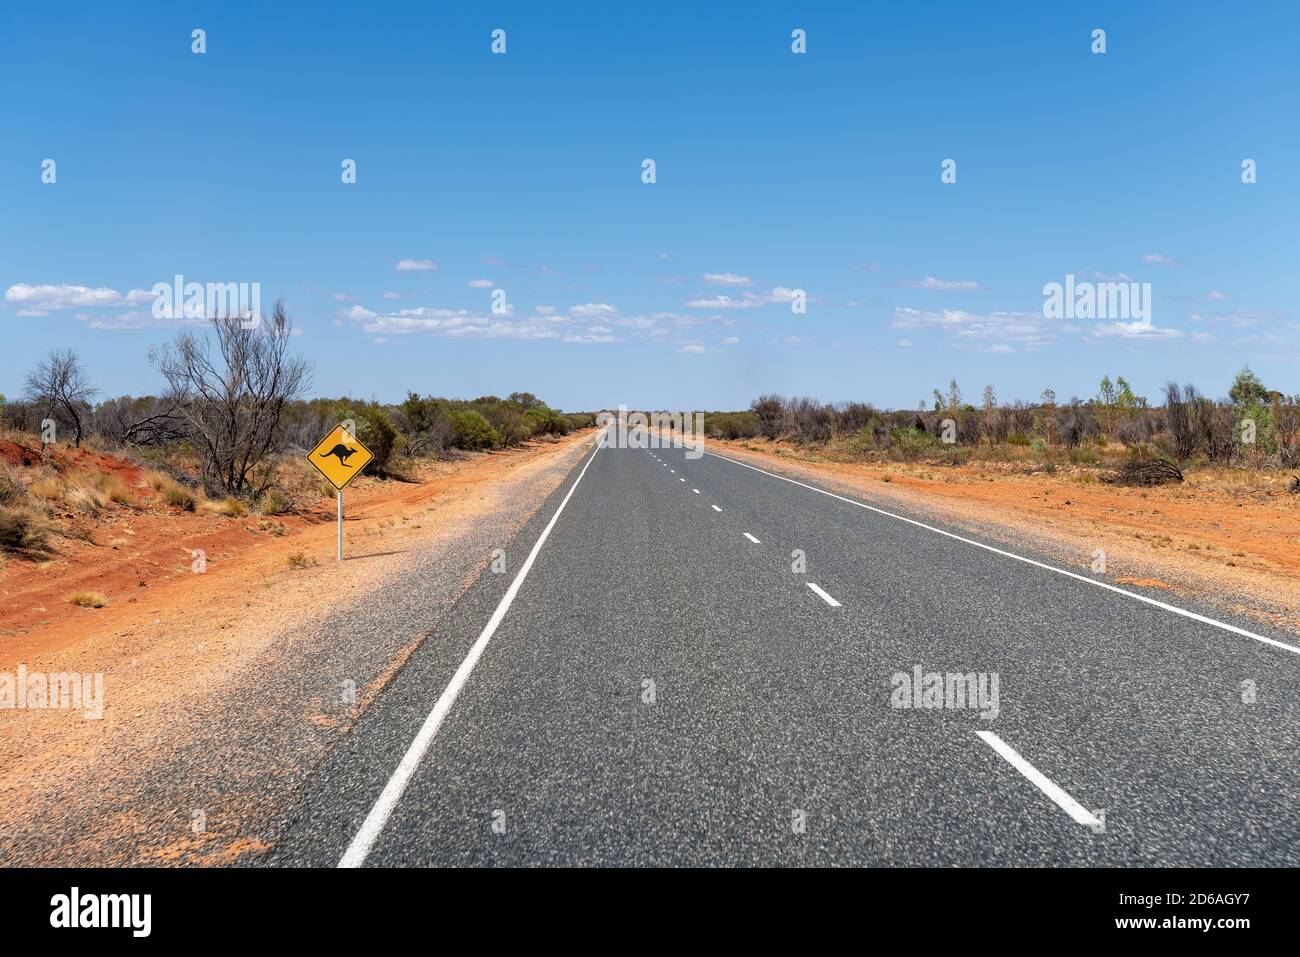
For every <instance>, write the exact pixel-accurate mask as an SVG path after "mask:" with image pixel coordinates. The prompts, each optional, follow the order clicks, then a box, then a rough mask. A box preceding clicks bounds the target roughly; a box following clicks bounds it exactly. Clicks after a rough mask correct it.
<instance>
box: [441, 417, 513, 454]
mask: <svg viewBox="0 0 1300 957" xmlns="http://www.w3.org/2000/svg"><path fill="white" fill-rule="evenodd" d="M447 421H448V422H450V423H451V431H452V435H454V436H455V440H456V448H458V449H469V450H470V451H473V450H475V449H490V448H492V447H493V446H495V445H498V444H500V442H501V435H500V434H499V433H498V432H497V430H496V429H494V428H492V424H491V423H490V422H488V420H487V419H485V418H483V416H482V415H481V414H480V413H478V412H475V411H474V410H473V409H459V410H457V411H455V412H452V413H451V414H450V415H448V416H447Z"/></svg>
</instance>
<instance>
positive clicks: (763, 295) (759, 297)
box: [686, 286, 811, 309]
mask: <svg viewBox="0 0 1300 957" xmlns="http://www.w3.org/2000/svg"><path fill="white" fill-rule="evenodd" d="M794 293H795V291H794V290H793V289H790V288H788V287H786V286H776V287H775V288H773V289H770V290H768V291H767V292H744V293H742V294H741V296H740V298H738V299H737V298H735V297H734V296H728V295H727V294H726V293H719V294H718V295H716V296H702V297H700V298H697V299H689V300H687V301H686V307H687V308H688V309H758V308H760V307H762V306H767V305H771V304H772V303H781V302H792V301H793V300H794ZM810 298H811V297H810Z"/></svg>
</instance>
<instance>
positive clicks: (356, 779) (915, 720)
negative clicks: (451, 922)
mask: <svg viewBox="0 0 1300 957" xmlns="http://www.w3.org/2000/svg"><path fill="white" fill-rule="evenodd" d="M485 547H487V546H486V545H485ZM503 558H504V565H505V568H504V570H503V571H502V572H499V573H494V572H491V571H489V572H486V573H484V575H483V576H482V578H481V579H480V580H479V581H478V582H477V583H476V584H475V585H474V586H473V587H471V589H470V590H469V591H468V592H467V593H466V595H465V596H464V598H462V600H461V601H460V602H459V603H458V604H457V605H456V607H455V609H454V610H453V612H452V613H451V614H450V615H448V616H447V617H446V618H445V619H444V620H441V621H439V622H436V623H433V627H434V630H433V634H432V636H431V637H430V638H429V639H428V640H427V641H426V642H425V643H424V645H423V646H422V647H421V648H420V649H419V651H417V652H416V654H415V655H413V656H412V658H411V660H410V661H409V662H408V663H407V665H406V667H405V668H404V669H403V671H402V672H401V674H400V675H399V676H398V677H397V678H396V679H395V680H394V682H393V683H392V685H390V687H389V688H388V689H387V690H386V691H385V693H384V694H383V695H382V696H381V697H380V699H379V700H378V701H376V702H375V704H374V705H373V706H372V707H371V708H370V710H369V711H367V713H366V714H365V715H364V716H363V718H362V719H361V720H360V721H359V723H358V724H357V726H356V727H355V728H354V729H353V731H352V733H351V735H350V736H349V737H348V739H347V740H346V742H345V743H344V744H343V745H341V746H340V747H339V748H338V749H337V750H336V751H335V752H334V753H333V756H332V758H331V759H330V760H329V761H328V762H327V764H326V765H325V766H323V767H321V768H320V769H318V771H317V772H316V773H315V774H314V775H313V776H312V778H311V779H310V782H309V785H308V786H307V787H306V789H305V792H304V794H303V796H302V800H301V803H300V804H299V806H298V807H297V808H296V809H295V810H294V812H293V813H292V815H291V817H290V819H289V820H288V822H287V824H286V825H285V827H284V830H283V834H282V835H281V837H280V839H279V840H277V842H276V845H275V849H274V851H273V853H272V854H271V855H269V857H268V858H267V859H265V860H264V863H278V864H314V865H336V864H342V865H343V866H359V865H366V866H375V865H377V866H403V865H418V866H431V865H706V866H707V865H886V866H892V865H905V866H929V865H998V866H1009V865H1030V866H1033V865H1073V866H1123V865H1148V866H1154V865H1168V866H1178V865H1219V866H1235V865H1250V864H1255V865H1288V866H1296V865H1297V864H1300V814H1298V813H1297V811H1298V810H1300V804H1298V802H1300V730H1298V729H1300V720H1298V719H1300V713H1298V712H1300V647H1297V644H1298V643H1297V641H1296V639H1295V638H1294V637H1293V636H1289V635H1286V634H1284V633H1281V632H1277V631H1268V630H1261V628H1260V627H1259V626H1257V625H1254V624H1251V623H1249V622H1247V621H1244V620H1240V619H1230V618H1228V617H1225V616H1224V613H1223V612H1221V611H1217V610H1214V609H1211V608H1208V607H1196V606H1194V605H1193V604H1191V603H1188V602H1185V601H1180V600H1178V599H1170V598H1169V597H1168V595H1167V593H1158V592H1145V591H1142V590H1139V589H1117V588H1115V587H1114V586H1110V587H1102V586H1100V585H1098V584H1096V583H1097V582H1105V581H1106V578H1105V576H1104V575H1089V574H1088V573H1087V571H1086V559H1082V560H1081V566H1082V570H1081V569H1080V568H1074V567H1071V568H1063V567H1062V566H1060V565H1059V564H1054V563H1053V562H1051V561H1048V560H1047V559H1045V558H1042V557H1041V556H1036V555H1033V554H1030V553H1027V552H1023V551H1017V552H1014V553H1012V552H1009V551H1005V550H998V549H994V548H990V547H982V543H979V542H977V541H976V540H975V539H973V538H971V537H970V536H969V535H968V534H966V533H958V532H955V531H953V530H952V529H950V528H945V527H942V526H940V525H937V524H935V523H933V522H930V521H928V520H921V519H918V518H916V517H915V516H910V515H904V514H903V513H901V512H898V511H897V510H896V509H892V507H891V510H887V511H880V510H877V509H873V508H871V507H864V505H863V504H862V503H859V502H857V501H855V500H853V499H851V498H848V497H842V496H839V495H836V494H829V493H827V492H826V491H824V490H818V489H816V488H814V487H812V486H810V485H807V484H803V483H799V482H794V481H791V480H789V479H785V478H782V477H780V476H777V475H775V474H773V473H770V472H766V471H763V470H761V469H756V468H754V467H751V466H748V465H745V464H742V463H739V462H736V461H732V460H730V459H728V458H725V457H723V456H719V455H714V454H712V453H710V454H706V455H704V456H703V457H702V458H694V459H690V458H687V457H686V455H685V453H684V450H683V449H681V448H651V449H639V448H609V447H601V448H597V449H594V450H593V451H592V452H591V453H590V454H589V455H587V456H586V457H585V458H584V459H583V460H582V461H581V462H580V463H579V464H578V465H577V466H576V467H575V469H574V472H573V474H572V475H571V476H570V478H569V479H568V480H567V481H566V482H565V484H564V485H563V486H562V487H561V488H560V489H559V490H558V491H557V492H556V493H555V495H554V496H552V498H551V499H550V500H549V501H548V502H547V503H546V505H545V506H544V507H543V508H542V509H541V510H540V511H539V513H538V515H537V516H536V517H535V518H534V519H533V521H532V522H531V523H530V524H529V526H528V527H526V528H525V529H524V530H523V531H522V532H521V533H520V535H519V537H518V539H517V540H516V541H515V542H513V543H512V544H511V545H510V546H509V547H507V548H506V549H505V554H504V556H503ZM1144 599H1145V600H1144ZM1166 605H1167V607H1166ZM918 668H919V674H920V675H922V676H924V675H929V674H937V675H939V676H940V679H942V680H943V681H948V680H949V679H948V678H947V676H949V675H952V676H959V675H973V676H976V678H977V681H978V679H979V677H980V676H983V678H984V680H985V684H984V685H983V688H984V690H985V691H986V692H987V693H986V695H985V696H984V698H983V699H980V700H978V701H969V700H963V698H962V696H961V695H960V694H956V695H950V696H949V697H948V698H943V697H942V696H941V697H939V698H938V699H936V698H934V697H930V698H928V699H926V698H924V697H922V695H921V693H920V692H919V691H917V692H913V691H912V690H911V689H910V688H908V687H907V684H906V682H905V681H904V677H905V678H906V679H907V680H909V681H910V680H911V679H912V678H913V677H914V676H916V675H917V674H918V671H917V669H918ZM995 676H996V679H997V696H996V707H994V702H993V700H992V688H993V685H992V680H993V678H994V677H995ZM926 680H928V679H925V678H923V679H922V683H923V684H924V682H925V681H926ZM972 687H976V685H972ZM900 689H901V690H900ZM1252 692H1253V694H1252ZM1252 698H1253V701H1252V700H1251V699H1252ZM927 700H928V703H929V704H931V705H933V704H935V703H936V700H937V702H938V703H940V704H942V705H944V706H942V707H938V706H930V707H925V706H923V707H917V706H916V705H917V704H918V703H920V704H925V703H926V702H927ZM902 703H907V704H909V705H912V706H910V707H901V706H899V705H900V704H902ZM949 704H951V705H953V706H951V707H949V706H948V705H949ZM963 704H965V705H968V706H965V707H963V706H962V705H963Z"/></svg>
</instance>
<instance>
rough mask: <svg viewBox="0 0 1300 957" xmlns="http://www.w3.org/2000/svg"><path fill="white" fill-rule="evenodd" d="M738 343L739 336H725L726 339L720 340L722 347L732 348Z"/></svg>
mask: <svg viewBox="0 0 1300 957" xmlns="http://www.w3.org/2000/svg"><path fill="white" fill-rule="evenodd" d="M739 341H740V336H727V338H725V339H723V340H722V344H723V345H724V346H734V345H735V344H736V343H737V342H739Z"/></svg>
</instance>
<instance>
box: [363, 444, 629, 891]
mask: <svg viewBox="0 0 1300 957" xmlns="http://www.w3.org/2000/svg"><path fill="white" fill-rule="evenodd" d="M604 438H605V433H604V432H602V433H601V434H600V435H598V436H597V437H596V449H595V451H594V452H592V453H591V458H589V459H587V464H586V465H584V466H583V467H582V471H581V472H579V473H578V477H577V478H576V479H575V480H574V482H573V485H572V486H570V487H569V491H568V494H567V495H565V496H564V500H563V501H562V502H560V507H559V508H557V509H556V510H555V514H554V515H552V516H551V520H550V521H549V522H547V523H546V527H545V528H544V529H542V534H541V535H540V536H538V538H537V541H536V543H535V544H534V545H533V550H532V551H531V552H529V553H528V557H527V558H526V559H524V563H523V565H522V566H521V567H520V569H519V574H518V575H516V576H515V580H514V581H512V582H511V583H510V587H509V588H508V589H506V593H505V595H504V596H503V597H502V599H501V602H500V604H498V605H497V608H496V611H494V612H493V613H492V617H491V618H489V619H488V623H487V624H486V625H485V626H484V627H483V631H482V632H481V633H480V634H479V636H478V639H477V640H476V641H475V642H474V644H473V645H472V646H470V649H469V654H467V655H466V656H465V660H464V661H462V662H461V663H460V667H459V668H457V669H456V673H455V674H454V675H452V676H451V681H450V682H449V683H448V684H447V687H446V688H445V689H443V692H442V696H441V697H439V698H438V701H437V703H436V704H435V705H434V706H433V710H432V711H430V712H429V716H428V717H427V718H425V719H424V724H422V725H421V726H420V730H419V732H418V733H417V734H416V736H415V740H414V741H412V742H411V745H410V747H408V748H407V749H406V753H405V754H404V755H402V760H401V762H400V763H399V764H398V765H397V770H396V771H394V772H393V776H392V777H391V778H389V779H388V783H387V784H386V785H384V790H383V791H382V792H381V793H380V795H379V800H377V801H376V802H375V806H374V807H372V808H371V809H370V813H369V814H367V815H366V819H365V820H364V821H363V822H362V823H361V828H360V830H358V831H357V833H356V836H355V837H354V838H352V843H351V844H349V845H348V849H347V850H346V851H345V852H344V853H343V857H342V859H341V860H340V861H339V867H360V866H361V865H362V864H364V863H365V861H366V855H367V854H369V853H370V849H371V848H372V847H373V846H374V844H375V841H376V840H378V839H379V834H380V832H381V831H383V829H384V825H385V824H386V823H388V817H389V815H391V814H392V813H393V808H395V807H396V806H397V802H398V801H400V800H401V798H402V792H403V791H405V790H406V785H407V784H409V783H410V780H411V777H412V776H413V775H414V774H415V770H416V768H418V767H419V766H420V761H421V760H422V759H423V758H424V755H425V752H426V751H428V750H429V745H431V744H432V743H433V739H434V736H435V735H436V734H437V733H438V729H439V728H440V727H442V722H443V719H444V718H446V717H447V713H448V712H449V711H451V706H452V705H453V704H455V703H456V697H457V696H458V695H459V694H460V692H461V689H462V688H464V687H465V682H466V681H467V680H468V679H469V676H470V672H472V671H473V670H474V666H475V665H476V664H478V660H479V658H480V657H482V655H483V650H484V649H485V648H486V647H487V644H488V642H489V641H491V640H492V635H493V633H494V632H496V630H497V626H498V625H500V624H501V620H502V619H503V618H505V616H506V612H507V611H509V610H510V604H511V602H513V601H514V600H515V596H516V595H517V594H519V588H520V586H521V585H523V583H524V579H525V578H527V577H528V572H529V571H530V570H531V569H532V567H533V562H535V561H536V560H537V553H538V552H540V551H541V550H542V546H543V545H544V544H546V539H547V538H548V537H550V534H551V529H553V528H554V527H555V523H556V522H557V521H558V520H559V518H560V515H561V513H563V511H564V506H566V505H568V504H569V499H570V498H572V497H573V493H574V490H576V489H577V487H578V483H579V482H581V481H582V477H583V476H584V475H586V474H587V469H589V468H591V463H592V462H594V461H596V455H597V453H599V452H600V450H601V449H602V448H603V447H604V446H603V445H602V442H603V441H604Z"/></svg>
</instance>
